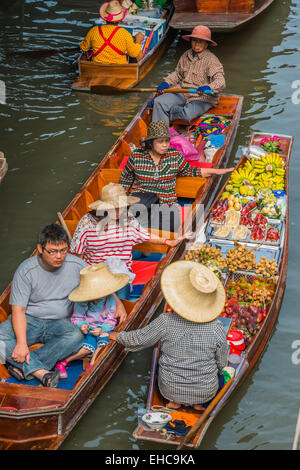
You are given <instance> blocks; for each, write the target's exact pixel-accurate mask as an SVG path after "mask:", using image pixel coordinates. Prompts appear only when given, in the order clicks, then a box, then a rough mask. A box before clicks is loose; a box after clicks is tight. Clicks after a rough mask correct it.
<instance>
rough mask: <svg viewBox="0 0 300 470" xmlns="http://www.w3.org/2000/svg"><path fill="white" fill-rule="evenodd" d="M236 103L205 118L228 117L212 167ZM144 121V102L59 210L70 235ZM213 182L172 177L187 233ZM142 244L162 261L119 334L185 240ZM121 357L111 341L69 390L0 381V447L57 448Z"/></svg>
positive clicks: (151, 306)
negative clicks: (182, 200)
mask: <svg viewBox="0 0 300 470" xmlns="http://www.w3.org/2000/svg"><path fill="white" fill-rule="evenodd" d="M242 101H243V99H242V97H239V96H231V95H223V96H221V99H220V103H219V105H218V107H217V108H215V109H212V110H210V114H213V113H216V114H218V115H220V114H223V115H224V116H227V117H228V116H231V118H232V122H231V125H230V127H229V131H228V133H227V135H226V141H225V145H224V147H223V148H222V149H220V150H219V151H218V154H216V156H215V166H218V167H221V166H226V165H227V162H228V159H229V156H230V152H231V149H232V145H233V142H234V139H235V135H236V132H237V127H238V122H239V118H240V113H241V108H242ZM150 119H151V113H150V112H149V109H148V108H147V106H146V103H145V104H144V106H143V107H142V108H141V110H140V111H139V113H137V115H136V116H135V118H134V119H133V121H132V122H131V123H130V124H129V126H128V127H127V128H126V129H125V130H124V132H123V133H122V135H121V136H120V137H119V138H118V140H117V142H116V143H115V144H114V145H113V147H112V148H111V150H110V151H109V152H108V153H107V155H106V156H105V157H104V159H103V160H102V161H101V163H100V164H99V166H98V167H97V168H96V169H95V170H94V172H93V173H92V175H91V176H90V177H89V178H88V180H87V181H86V183H85V184H84V185H83V187H82V188H81V190H80V191H79V192H78V194H77V195H76V196H75V198H74V199H73V200H72V201H71V202H70V204H69V205H68V206H67V207H66V209H65V210H64V211H63V213H62V216H63V218H64V221H65V223H66V225H67V227H68V229H69V230H70V232H71V234H72V233H73V232H74V230H75V227H76V225H77V223H78V221H79V220H80V218H81V217H82V216H83V215H84V214H85V213H86V212H87V210H88V204H89V203H90V202H92V201H93V200H96V199H98V198H99V193H100V190H101V187H102V186H103V185H105V184H107V183H108V182H110V181H112V182H118V179H119V176H120V172H121V170H120V168H119V165H120V162H121V161H122V160H123V158H124V156H126V155H129V153H130V146H129V144H130V143H134V144H135V145H137V144H138V142H139V140H140V138H141V137H144V136H145V135H146V132H147V126H148V124H149V122H150ZM179 180H180V181H179ZM219 183H220V180H219V178H197V177H194V178H178V184H177V185H176V188H177V189H176V191H177V194H178V195H179V194H181V195H182V196H183V197H193V199H194V203H193V205H192V206H191V209H190V212H189V214H188V216H187V221H188V225H187V228H188V227H191V226H192V225H193V223H194V221H195V218H196V215H197V211H198V205H199V204H204V205H205V207H206V210H208V208H209V205H210V203H211V200H212V199H213V198H214V196H215V194H216V192H217V190H218V186H219ZM144 245H145V244H141V245H137V247H136V248H137V249H139V250H140V251H144V249H146V250H147V249H148V251H151V250H152V249H153V246H155V247H156V249H157V250H158V252H160V253H164V254H165V255H166V256H165V257H164V258H162V260H161V261H160V262H159V263H158V265H157V268H156V272H155V275H154V276H153V277H152V278H151V279H149V281H148V282H147V283H146V285H145V287H144V289H143V292H142V295H141V297H140V298H139V299H138V300H137V301H136V302H130V301H124V305H125V308H126V310H127V313H128V316H127V319H126V320H125V322H124V323H123V324H122V330H125V331H129V330H132V329H137V328H141V327H143V326H145V325H146V324H147V323H148V322H149V321H150V319H151V317H152V316H153V314H154V312H155V311H156V310H157V308H158V307H159V305H160V303H161V301H162V293H161V289H160V276H161V273H162V271H163V269H164V268H165V267H166V266H167V265H168V264H169V263H171V262H173V261H176V260H177V259H179V258H180V257H181V256H182V253H183V252H184V249H185V241H182V242H181V243H180V244H179V245H177V246H176V247H174V248H172V249H169V250H168V248H167V247H165V246H158V245H153V246H152V247H149V246H146V247H144ZM33 254H34V253H33ZM9 295H10V285H9V286H8V287H7V288H6V290H5V291H4V292H3V293H2V295H1V296H0V321H4V320H5V319H6V318H7V317H8V315H9V314H10V305H9ZM118 328H119V327H118ZM125 357H126V351H125V349H124V348H123V346H121V345H118V344H117V343H113V342H111V343H110V344H109V345H108V346H106V347H105V348H104V349H103V350H102V351H101V353H100V354H99V356H98V357H97V360H96V362H95V364H94V366H93V367H92V368H91V369H89V370H88V371H84V372H83V373H82V374H81V375H80V376H79V377H78V379H77V381H76V383H75V385H74V387H73V389H72V390H62V389H50V388H43V387H34V386H29V385H22V384H12V383H6V382H4V381H3V382H0V448H2V449H57V448H58V447H59V446H60V445H61V443H62V442H63V440H64V439H65V438H66V437H67V436H68V434H69V433H70V432H71V430H72V429H73V428H74V426H75V425H76V423H78V421H79V420H80V418H81V417H82V415H83V414H84V413H85V412H86V410H87V409H88V408H89V406H90V405H91V404H92V403H93V401H94V400H95V398H96V397H97V396H98V395H99V393H100V392H101V390H102V389H103V387H104V386H105V385H106V383H107V382H108V381H109V379H110V378H111V376H112V375H113V374H114V373H115V372H116V370H117V368H118V367H119V365H120V364H121V363H122V361H123V360H124V358H125ZM8 377H9V374H8V372H7V370H6V368H5V367H4V366H3V365H1V364H0V378H1V379H3V380H6V379H7V378H8Z"/></svg>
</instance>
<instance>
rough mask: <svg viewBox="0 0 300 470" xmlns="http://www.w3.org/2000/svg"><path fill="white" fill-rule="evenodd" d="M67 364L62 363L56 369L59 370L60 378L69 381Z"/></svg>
mask: <svg viewBox="0 0 300 470" xmlns="http://www.w3.org/2000/svg"><path fill="white" fill-rule="evenodd" d="M67 364H68V363H67V362H66V361H60V362H58V363H57V364H56V366H55V369H58V370H59V376H60V378H61V379H67V378H68V374H67V371H66V366H67Z"/></svg>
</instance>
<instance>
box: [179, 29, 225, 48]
mask: <svg viewBox="0 0 300 470" xmlns="http://www.w3.org/2000/svg"><path fill="white" fill-rule="evenodd" d="M191 38H195V39H203V40H204V41H207V42H208V43H209V44H210V45H211V46H217V45H218V44H217V43H216V42H214V41H213V40H212V39H211V31H210V29H209V28H208V27H207V26H202V25H199V26H195V28H194V29H193V31H192V32H191V34H187V35H186V36H182V39H185V40H186V41H190V40H191Z"/></svg>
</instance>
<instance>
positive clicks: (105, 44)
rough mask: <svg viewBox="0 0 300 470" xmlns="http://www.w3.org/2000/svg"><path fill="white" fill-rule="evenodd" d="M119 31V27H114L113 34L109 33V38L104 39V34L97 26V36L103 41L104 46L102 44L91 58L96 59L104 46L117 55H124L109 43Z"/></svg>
mask: <svg viewBox="0 0 300 470" xmlns="http://www.w3.org/2000/svg"><path fill="white" fill-rule="evenodd" d="M119 29H120V27H119V26H116V27H115V29H114V30H113V32H112V33H111V35H110V36H109V38H105V37H104V34H103V32H102V28H101V26H98V30H99V34H100V36H101V37H102V39H103V41H104V44H102V46H101V47H100V48H99V49H98V50H97V51H96V52H94V53H93V57H96V56H97V55H98V54H100V52H102V51H103V50H104V49H105V48H106V46H109V47H110V48H111V49H112V50H113V51H115V52H116V53H117V54H119V55H126V54H125V52H123V51H120V49H118V48H117V47H116V46H114V45H113V44H112V43H111V40H112V38H113V37H114V35H115V34H116V32H117V31H118V30H119Z"/></svg>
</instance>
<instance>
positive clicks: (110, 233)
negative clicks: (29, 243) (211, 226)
mask: <svg viewBox="0 0 300 470" xmlns="http://www.w3.org/2000/svg"><path fill="white" fill-rule="evenodd" d="M138 201H139V199H138V198H137V197H132V196H127V195H126V192H125V190H124V188H123V187H122V186H121V185H119V184H115V183H109V184H108V185H106V186H104V187H103V188H102V192H101V198H100V200H99V201H96V202H94V203H92V204H90V205H89V208H90V209H92V211H91V212H88V213H87V214H85V215H84V216H83V217H82V219H81V220H80V221H79V223H78V225H77V227H76V230H75V233H74V236H73V239H72V242H71V246H70V252H71V253H74V254H76V255H78V256H80V257H81V258H82V259H83V260H84V261H86V262H87V263H88V264H97V263H100V262H106V263H107V264H108V266H109V267H111V264H110V262H112V259H113V258H114V259H115V258H118V260H120V261H121V262H120V263H119V265H123V267H124V268H123V272H126V273H128V272H129V273H132V249H133V247H134V245H136V244H138V243H142V242H145V241H149V242H150V243H155V244H160V245H163V244H165V245H167V246H170V247H173V246H176V245H177V244H178V243H179V242H180V241H181V240H182V239H183V238H187V237H188V236H189V234H186V235H184V236H183V237H179V238H177V239H176V240H169V239H163V238H158V237H157V238H153V237H152V238H150V235H149V232H148V231H147V230H146V229H145V228H144V227H142V226H141V225H140V224H139V223H138V222H137V220H136V219H135V218H134V217H132V216H128V213H127V208H128V207H129V206H130V205H133V204H136V203H137V202H138ZM132 278H134V275H132V277H131V279H132ZM118 295H119V297H120V296H121V295H122V293H118Z"/></svg>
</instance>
